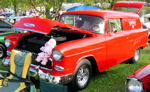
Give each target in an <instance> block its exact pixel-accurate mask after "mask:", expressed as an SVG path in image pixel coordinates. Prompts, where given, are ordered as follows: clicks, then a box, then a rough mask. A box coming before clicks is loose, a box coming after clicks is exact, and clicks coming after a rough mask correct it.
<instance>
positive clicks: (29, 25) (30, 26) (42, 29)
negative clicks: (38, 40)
mask: <svg viewBox="0 0 150 92" xmlns="http://www.w3.org/2000/svg"><path fill="white" fill-rule="evenodd" d="M54 28H56V29H58V28H59V29H65V31H76V32H81V33H89V32H88V31H86V30H82V29H79V28H77V27H74V26H71V25H67V24H64V23H61V22H58V21H53V20H49V19H42V18H39V17H32V18H31V17H30V18H22V19H21V20H20V21H18V22H16V23H15V24H14V25H13V29H14V30H15V29H21V30H26V31H32V32H37V33H42V34H49V33H50V31H51V30H52V29H54Z"/></svg>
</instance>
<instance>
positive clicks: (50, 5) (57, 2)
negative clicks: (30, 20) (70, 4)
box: [29, 0, 66, 19]
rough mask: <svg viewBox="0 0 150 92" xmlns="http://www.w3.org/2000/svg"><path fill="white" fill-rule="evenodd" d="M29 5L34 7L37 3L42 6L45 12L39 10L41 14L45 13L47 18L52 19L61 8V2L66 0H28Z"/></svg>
mask: <svg viewBox="0 0 150 92" xmlns="http://www.w3.org/2000/svg"><path fill="white" fill-rule="evenodd" d="M29 1H30V3H31V5H32V6H33V7H34V8H35V9H36V7H37V4H38V6H44V7H45V12H43V11H39V10H37V9H36V11H38V12H40V13H41V14H45V15H46V17H47V18H48V19H54V18H55V17H56V16H57V14H58V13H59V11H60V10H61V7H62V3H63V2H64V1H66V0H29ZM50 10H51V11H50Z"/></svg>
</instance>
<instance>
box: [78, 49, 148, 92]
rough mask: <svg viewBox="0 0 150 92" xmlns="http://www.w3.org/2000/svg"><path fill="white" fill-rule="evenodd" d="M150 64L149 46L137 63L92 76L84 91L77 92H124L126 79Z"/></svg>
mask: <svg viewBox="0 0 150 92" xmlns="http://www.w3.org/2000/svg"><path fill="white" fill-rule="evenodd" d="M147 63H150V46H149V47H146V48H145V49H144V50H142V51H141V57H140V60H139V62H137V63H134V64H127V63H121V64H118V65H116V66H114V67H112V68H110V69H108V70H106V71H104V72H102V73H97V74H95V75H93V76H92V79H91V81H90V83H89V85H88V86H87V88H86V89H84V90H81V91H79V92H124V91H125V80H126V78H127V77H128V76H129V75H130V74H131V73H133V72H135V71H136V70H138V69H139V68H141V67H142V66H144V65H146V64H147Z"/></svg>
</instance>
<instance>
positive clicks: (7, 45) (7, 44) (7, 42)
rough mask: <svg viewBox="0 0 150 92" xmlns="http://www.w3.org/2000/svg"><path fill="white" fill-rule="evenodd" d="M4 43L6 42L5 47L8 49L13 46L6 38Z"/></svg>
mask: <svg viewBox="0 0 150 92" xmlns="http://www.w3.org/2000/svg"><path fill="white" fill-rule="evenodd" d="M4 41H5V46H6V47H7V48H8V47H10V46H11V43H10V40H8V39H6V38H5V40H4Z"/></svg>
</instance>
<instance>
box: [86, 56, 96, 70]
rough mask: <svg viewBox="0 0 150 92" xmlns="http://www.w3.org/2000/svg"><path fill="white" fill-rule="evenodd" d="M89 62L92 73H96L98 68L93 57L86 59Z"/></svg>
mask: <svg viewBox="0 0 150 92" xmlns="http://www.w3.org/2000/svg"><path fill="white" fill-rule="evenodd" d="M86 59H88V60H89V61H90V62H91V65H92V73H97V72H98V66H97V64H96V60H95V58H94V57H92V56H91V57H86Z"/></svg>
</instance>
